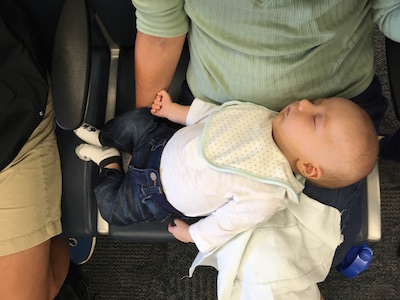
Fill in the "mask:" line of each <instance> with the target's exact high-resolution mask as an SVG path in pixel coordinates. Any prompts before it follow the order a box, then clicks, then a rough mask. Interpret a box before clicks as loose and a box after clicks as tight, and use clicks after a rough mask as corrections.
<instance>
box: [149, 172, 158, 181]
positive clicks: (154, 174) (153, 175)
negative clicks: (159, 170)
mask: <svg viewBox="0 0 400 300" xmlns="http://www.w3.org/2000/svg"><path fill="white" fill-rule="evenodd" d="M150 178H151V180H153V181H156V179H157V175H156V173H154V172H151V173H150Z"/></svg>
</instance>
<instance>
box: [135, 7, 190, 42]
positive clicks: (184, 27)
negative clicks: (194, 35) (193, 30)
mask: <svg viewBox="0 0 400 300" xmlns="http://www.w3.org/2000/svg"><path fill="white" fill-rule="evenodd" d="M132 3H133V5H134V6H135V8H136V27H137V29H138V30H139V31H140V32H142V33H145V34H148V35H152V36H158V37H165V38H171V37H177V36H181V35H184V34H185V33H187V32H188V30H189V18H188V16H187V15H186V13H185V10H184V8H183V3H184V1H183V0H164V1H159V0H132Z"/></svg>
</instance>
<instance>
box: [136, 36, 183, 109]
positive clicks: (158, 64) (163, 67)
mask: <svg viewBox="0 0 400 300" xmlns="http://www.w3.org/2000/svg"><path fill="white" fill-rule="evenodd" d="M185 37H186V35H182V36H179V37H175V38H160V37H156V36H151V35H147V34H144V33H142V32H139V31H138V33H137V36H136V43H135V83H136V108H139V107H150V106H151V104H152V102H153V100H154V98H155V95H156V93H157V92H159V91H160V90H163V89H165V90H168V88H169V86H170V84H171V81H172V78H173V76H174V73H175V70H176V66H177V65H178V62H179V58H180V55H181V53H182V48H183V44H184V42H185Z"/></svg>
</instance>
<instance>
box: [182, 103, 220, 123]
mask: <svg viewBox="0 0 400 300" xmlns="http://www.w3.org/2000/svg"><path fill="white" fill-rule="evenodd" d="M219 107H220V106H219V105H216V104H213V103H211V102H206V101H203V100H200V99H198V98H196V99H194V100H193V103H192V105H191V106H190V109H189V112H188V115H187V117H186V125H188V126H190V125H194V124H196V123H200V122H201V121H203V120H205V119H206V118H207V117H208V116H209V115H210V114H211V113H213V112H214V111H216V110H218V108H219Z"/></svg>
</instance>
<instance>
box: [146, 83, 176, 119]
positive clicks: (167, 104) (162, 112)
mask: <svg viewBox="0 0 400 300" xmlns="http://www.w3.org/2000/svg"><path fill="white" fill-rule="evenodd" d="M172 104H173V102H172V99H171V97H170V96H169V94H168V92H167V91H165V90H161V91H160V92H158V93H157V95H156V98H155V99H154V101H153V104H152V105H151V110H150V111H151V113H152V114H153V115H155V116H156V117H161V118H168V113H169V111H170V109H171V106H172Z"/></svg>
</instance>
